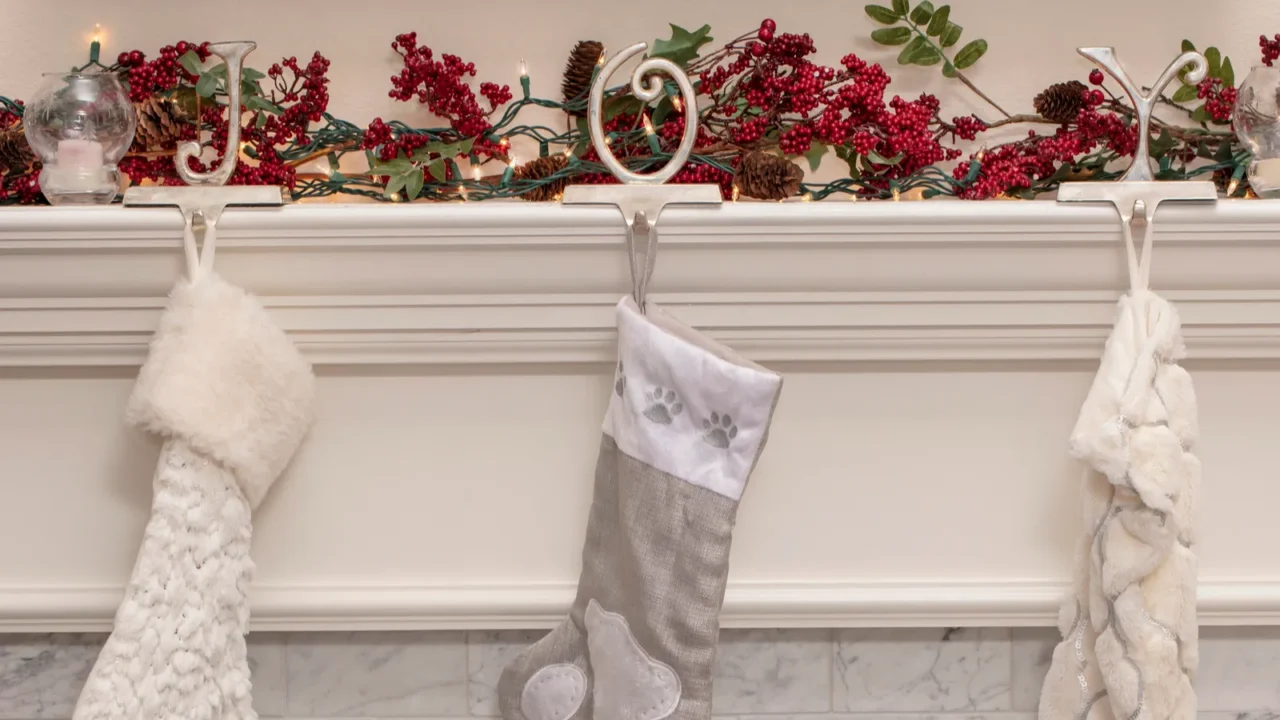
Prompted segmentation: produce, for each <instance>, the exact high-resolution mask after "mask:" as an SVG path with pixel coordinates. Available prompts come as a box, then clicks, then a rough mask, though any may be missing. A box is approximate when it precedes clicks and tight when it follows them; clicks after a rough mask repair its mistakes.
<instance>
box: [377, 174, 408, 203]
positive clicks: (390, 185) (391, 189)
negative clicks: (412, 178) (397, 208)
mask: <svg viewBox="0 0 1280 720" xmlns="http://www.w3.org/2000/svg"><path fill="white" fill-rule="evenodd" d="M408 179H409V175H408V173H400V174H396V175H392V176H391V179H389V180H387V187H386V189H385V190H383V191H382V193H383V194H384V195H386V196H387V197H391V196H393V195H395V194H396V193H398V192H400V191H401V190H403V189H404V184H405V182H406V181H408Z"/></svg>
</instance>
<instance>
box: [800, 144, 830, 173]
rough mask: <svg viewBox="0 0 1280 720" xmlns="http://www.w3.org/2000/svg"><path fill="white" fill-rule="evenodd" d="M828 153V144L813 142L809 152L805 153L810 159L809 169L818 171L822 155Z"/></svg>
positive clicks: (805, 156)
mask: <svg viewBox="0 0 1280 720" xmlns="http://www.w3.org/2000/svg"><path fill="white" fill-rule="evenodd" d="M826 154H827V146H826V145H823V144H822V143H813V144H812V145H810V146H809V152H807V153H805V154H804V158H805V159H806V160H808V161H809V170H810V171H811V172H817V171H818V166H819V165H821V164H822V156H823V155H826Z"/></svg>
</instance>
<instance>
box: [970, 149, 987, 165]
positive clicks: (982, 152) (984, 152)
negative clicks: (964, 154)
mask: <svg viewBox="0 0 1280 720" xmlns="http://www.w3.org/2000/svg"><path fill="white" fill-rule="evenodd" d="M986 156H987V149H986V148H982V149H981V150H979V151H978V154H977V155H975V156H974V157H973V159H974V160H977V161H978V162H982V159H983V158H985V157H986Z"/></svg>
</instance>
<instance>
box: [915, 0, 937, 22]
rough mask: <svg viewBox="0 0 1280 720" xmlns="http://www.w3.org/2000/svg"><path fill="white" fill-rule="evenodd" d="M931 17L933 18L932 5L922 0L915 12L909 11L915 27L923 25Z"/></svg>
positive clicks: (927, 0)
mask: <svg viewBox="0 0 1280 720" xmlns="http://www.w3.org/2000/svg"><path fill="white" fill-rule="evenodd" d="M931 17H933V3H931V2H929V0H923V2H921V3H920V4H919V5H917V6H916V9H915V10H912V11H911V22H913V23H915V24H917V25H924V24H925V23H927V22H929V18H931Z"/></svg>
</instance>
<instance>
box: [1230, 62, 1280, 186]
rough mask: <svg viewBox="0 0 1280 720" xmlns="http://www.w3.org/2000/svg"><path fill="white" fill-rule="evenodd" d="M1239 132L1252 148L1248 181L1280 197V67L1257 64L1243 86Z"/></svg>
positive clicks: (1236, 114)
mask: <svg viewBox="0 0 1280 720" xmlns="http://www.w3.org/2000/svg"><path fill="white" fill-rule="evenodd" d="M1231 114H1232V119H1233V120H1234V121H1235V127H1236V136H1237V137H1239V138H1240V142H1241V143H1243V144H1244V146H1245V147H1247V148H1249V151H1250V152H1252V153H1253V161H1252V162H1250V163H1249V185H1250V186H1251V187H1252V188H1253V191H1254V193H1256V194H1257V195H1258V197H1264V198H1276V197H1280V68H1274V67H1267V66H1266V65H1255V66H1254V68H1253V70H1251V71H1250V72H1249V77H1247V78H1245V80H1244V84H1242V85H1241V86H1240V92H1239V94H1238V95H1237V96H1236V106H1235V109H1234V110H1232V111H1231Z"/></svg>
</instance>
